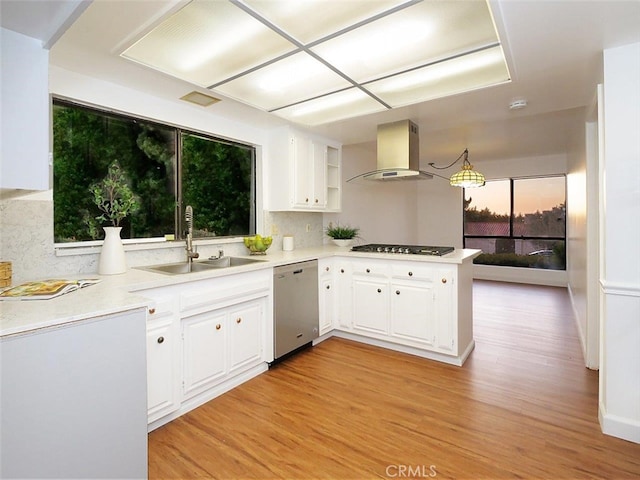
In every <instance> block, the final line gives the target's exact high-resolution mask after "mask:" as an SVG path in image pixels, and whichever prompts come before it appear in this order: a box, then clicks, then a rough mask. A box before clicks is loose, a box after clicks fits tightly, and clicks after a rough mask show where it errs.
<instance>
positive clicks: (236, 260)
mask: <svg viewBox="0 0 640 480" xmlns="http://www.w3.org/2000/svg"><path fill="white" fill-rule="evenodd" d="M263 261H264V260H259V259H257V258H247V257H220V258H214V259H209V260H202V261H201V262H198V263H199V264H203V265H210V266H211V267H213V268H227V267H240V266H242V265H249V264H252V263H259V262H263Z"/></svg>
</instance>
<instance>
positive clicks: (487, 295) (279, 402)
mask: <svg viewBox="0 0 640 480" xmlns="http://www.w3.org/2000/svg"><path fill="white" fill-rule="evenodd" d="M474 326H475V335H474V336H475V339H476V348H475V350H474V352H473V353H472V355H471V357H470V358H469V360H468V361H467V362H466V363H465V365H464V366H463V367H461V368H460V367H453V366H449V365H445V364H441V363H438V362H434V361H429V360H425V359H421V358H417V357H413V356H410V355H404V354H400V353H396V352H392V351H388V350H384V349H381V348H376V347H371V346H367V345H363V344H358V343H354V342H350V341H346V340H341V339H329V340H327V341H325V342H323V343H321V344H320V345H318V346H316V347H314V348H313V349H309V350H306V351H304V352H302V353H300V354H298V355H297V356H295V357H292V358H290V359H289V360H287V361H286V362H283V363H282V364H280V365H278V366H277V367H274V368H272V369H271V370H270V371H269V372H267V373H265V374H263V375H261V376H259V377H257V378H255V379H253V380H251V381H249V382H247V383H245V384H243V385H242V386H240V387H238V388H236V389H234V390H233V391H231V392H228V393H227V394H225V395H222V396H221V397H218V398H216V399H214V400H213V401H211V402H209V403H207V404H206V405H204V406H202V407H200V408H198V409H196V410H194V411H193V412H191V413H189V414H187V415H184V416H182V417H180V418H179V419H177V420H175V421H173V422H171V423H170V424H168V425H166V426H164V427H161V428H160V429H158V430H156V431H154V432H152V433H151V434H150V435H149V478H151V479H169V478H174V479H177V478H181V479H187V478H220V479H281V478H287V479H321V478H322V479H325V478H333V479H370V478H393V479H401V478H442V479H444V478H464V479H480V478H487V479H511V478H525V479H587V478H589V479H590V478H602V479H623V478H636V479H637V478H640V445H637V444H634V443H630V442H626V441H624V440H620V439H617V438H613V437H609V436H606V435H603V434H602V433H601V432H600V428H599V425H598V420H597V402H598V373H597V372H594V371H591V370H588V369H587V368H585V367H584V362H583V360H582V353H581V349H580V344H579V339H578V336H577V331H576V327H575V324H574V321H573V318H572V312H571V306H570V304H569V299H568V295H567V292H566V290H565V289H560V288H551V287H535V286H524V285H516V284H507V283H492V282H479V281H476V282H475V283H474Z"/></svg>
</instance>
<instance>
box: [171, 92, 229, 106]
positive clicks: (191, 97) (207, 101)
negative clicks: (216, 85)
mask: <svg viewBox="0 0 640 480" xmlns="http://www.w3.org/2000/svg"><path fill="white" fill-rule="evenodd" d="M180 100H184V101H185V102H191V103H195V104H196V105H200V106H202V107H208V106H209V105H213V104H214V103H218V102H219V101H220V99H219V98H216V97H212V96H211V95H207V94H205V93H200V92H196V91H193V92H191V93H187V94H186V95H184V96H183V97H180Z"/></svg>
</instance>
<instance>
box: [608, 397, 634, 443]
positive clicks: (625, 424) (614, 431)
mask: <svg viewBox="0 0 640 480" xmlns="http://www.w3.org/2000/svg"><path fill="white" fill-rule="evenodd" d="M598 420H599V422H600V428H601V429H602V433H604V434H605V435H611V436H612V437H617V438H621V439H623V440H627V441H629V442H633V443H640V422H638V421H634V420H630V419H628V418H623V417H619V416H617V415H611V414H608V413H607V411H606V409H605V407H604V405H603V404H602V402H600V403H599V405H598Z"/></svg>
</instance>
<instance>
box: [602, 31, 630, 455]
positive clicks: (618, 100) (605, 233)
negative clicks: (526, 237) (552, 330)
mask: <svg viewBox="0 0 640 480" xmlns="http://www.w3.org/2000/svg"><path fill="white" fill-rule="evenodd" d="M638 132H640V43H634V44H631V45H627V46H623V47H618V48H612V49H608V50H605V51H604V158H603V159H601V161H602V162H603V171H604V175H603V188H604V191H603V202H602V208H603V212H602V217H601V225H600V228H601V245H600V248H601V249H602V250H601V252H602V256H603V260H604V262H603V265H602V268H601V271H600V275H601V280H600V283H601V302H602V304H601V314H602V318H601V338H600V341H601V350H600V358H601V364H600V406H599V417H600V424H601V426H602V430H603V432H605V433H607V434H610V435H614V436H617V437H621V438H625V439H627V440H631V441H634V442H638V443H640V321H639V319H640V256H639V255H638V245H640V222H639V221H638V212H639V211H640V182H639V181H638V179H639V178H640V137H639V136H638Z"/></svg>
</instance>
